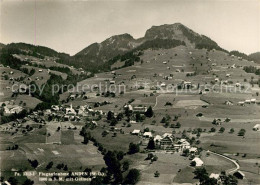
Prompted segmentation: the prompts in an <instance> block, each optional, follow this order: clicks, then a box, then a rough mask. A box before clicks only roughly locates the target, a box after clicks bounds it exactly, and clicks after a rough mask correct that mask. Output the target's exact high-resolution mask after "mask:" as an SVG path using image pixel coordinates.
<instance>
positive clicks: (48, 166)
mask: <svg viewBox="0 0 260 185" xmlns="http://www.w3.org/2000/svg"><path fill="white" fill-rule="evenodd" d="M52 166H53V162H52V161H51V162H49V163H48V164H47V166H46V170H49V169H51V168H52Z"/></svg>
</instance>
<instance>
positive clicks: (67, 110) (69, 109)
mask: <svg viewBox="0 0 260 185" xmlns="http://www.w3.org/2000/svg"><path fill="white" fill-rule="evenodd" d="M65 111H66V115H76V111H75V110H74V109H73V108H72V104H70V107H69V108H66V109H65Z"/></svg>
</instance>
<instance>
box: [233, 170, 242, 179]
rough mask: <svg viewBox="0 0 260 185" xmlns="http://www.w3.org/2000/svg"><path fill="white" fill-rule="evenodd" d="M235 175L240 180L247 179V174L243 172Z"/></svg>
mask: <svg viewBox="0 0 260 185" xmlns="http://www.w3.org/2000/svg"><path fill="white" fill-rule="evenodd" d="M233 175H234V176H235V177H236V178H238V179H244V178H245V174H244V173H243V172H241V171H239V170H238V171H237V172H235V173H234V174H233Z"/></svg>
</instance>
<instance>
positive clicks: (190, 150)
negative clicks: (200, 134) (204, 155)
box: [189, 147, 198, 154]
mask: <svg viewBox="0 0 260 185" xmlns="http://www.w3.org/2000/svg"><path fill="white" fill-rule="evenodd" d="M197 151H198V149H197V148H196V147H191V148H190V149H189V152H190V153H192V154H194V153H196V152H197Z"/></svg>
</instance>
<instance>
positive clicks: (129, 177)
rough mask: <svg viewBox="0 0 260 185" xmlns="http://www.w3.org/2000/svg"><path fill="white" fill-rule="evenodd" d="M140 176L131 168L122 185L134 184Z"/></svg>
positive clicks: (138, 172) (137, 171)
mask: <svg viewBox="0 0 260 185" xmlns="http://www.w3.org/2000/svg"><path fill="white" fill-rule="evenodd" d="M140 176H141V174H140V171H139V170H137V169H134V168H133V169H131V170H130V171H129V173H128V174H127V176H126V178H125V181H124V184H136V183H137V182H138V181H139V180H140Z"/></svg>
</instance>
